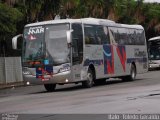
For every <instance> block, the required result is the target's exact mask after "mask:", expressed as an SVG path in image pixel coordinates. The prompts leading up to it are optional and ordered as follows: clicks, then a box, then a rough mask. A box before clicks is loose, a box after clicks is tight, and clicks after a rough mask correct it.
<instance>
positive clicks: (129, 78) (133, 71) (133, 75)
mask: <svg viewBox="0 0 160 120" xmlns="http://www.w3.org/2000/svg"><path fill="white" fill-rule="evenodd" d="M136 74H137V73H136V67H135V65H133V64H132V65H131V70H130V75H128V76H124V77H122V80H123V81H133V80H135V79H136Z"/></svg>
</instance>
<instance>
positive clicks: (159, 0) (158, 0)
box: [144, 0, 160, 3]
mask: <svg viewBox="0 0 160 120" xmlns="http://www.w3.org/2000/svg"><path fill="white" fill-rule="evenodd" d="M144 2H158V3H160V0H144Z"/></svg>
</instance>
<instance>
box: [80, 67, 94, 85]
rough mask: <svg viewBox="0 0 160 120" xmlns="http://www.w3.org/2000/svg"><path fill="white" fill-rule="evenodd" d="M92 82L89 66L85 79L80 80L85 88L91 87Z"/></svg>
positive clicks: (92, 76) (91, 72) (92, 75)
mask: <svg viewBox="0 0 160 120" xmlns="http://www.w3.org/2000/svg"><path fill="white" fill-rule="evenodd" d="M93 83H94V74H93V71H92V70H91V69H90V68H89V69H88V72H87V80H86V81H83V82H82V86H83V87H85V88H91V87H92V86H93Z"/></svg>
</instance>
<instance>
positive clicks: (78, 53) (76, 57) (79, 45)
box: [72, 23, 83, 64]
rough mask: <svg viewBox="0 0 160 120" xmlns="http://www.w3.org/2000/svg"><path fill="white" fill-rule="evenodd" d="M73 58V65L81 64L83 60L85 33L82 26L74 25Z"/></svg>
mask: <svg viewBox="0 0 160 120" xmlns="http://www.w3.org/2000/svg"><path fill="white" fill-rule="evenodd" d="M72 29H73V32H72V56H73V64H79V63H81V62H82V60H83V33H82V26H81V24H78V23H76V24H72Z"/></svg>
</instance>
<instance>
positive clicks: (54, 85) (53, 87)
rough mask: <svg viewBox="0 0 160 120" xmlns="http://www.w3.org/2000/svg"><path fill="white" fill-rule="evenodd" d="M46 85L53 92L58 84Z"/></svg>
mask: <svg viewBox="0 0 160 120" xmlns="http://www.w3.org/2000/svg"><path fill="white" fill-rule="evenodd" d="M44 87H45V89H46V90H47V91H48V92H53V91H54V90H55V88H56V84H44Z"/></svg>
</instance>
